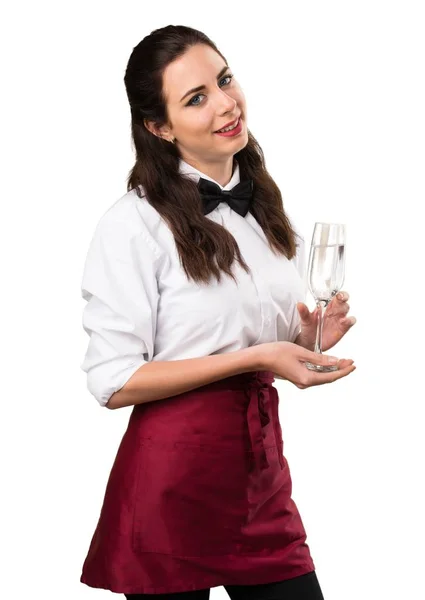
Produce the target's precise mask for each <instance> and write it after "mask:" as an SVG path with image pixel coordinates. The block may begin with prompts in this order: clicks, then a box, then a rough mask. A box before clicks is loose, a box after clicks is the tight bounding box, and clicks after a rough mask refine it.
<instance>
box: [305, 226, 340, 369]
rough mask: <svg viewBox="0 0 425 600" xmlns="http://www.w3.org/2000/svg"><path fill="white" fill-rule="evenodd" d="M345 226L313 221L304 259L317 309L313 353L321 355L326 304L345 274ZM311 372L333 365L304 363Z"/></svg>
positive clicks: (337, 288)
mask: <svg viewBox="0 0 425 600" xmlns="http://www.w3.org/2000/svg"><path fill="white" fill-rule="evenodd" d="M345 238H346V236H345V225H342V224H338V223H316V224H315V226H314V231H313V238H312V241H311V247H310V257H309V261H308V287H309V289H310V292H311V293H312V295H313V297H314V299H315V301H316V304H317V307H318V308H319V311H318V322H317V333H316V343H315V346H314V352H317V353H318V354H322V331H323V321H324V319H325V318H326V307H327V306H328V304H329V302H330V301H331V300H332V298H333V297H334V296H335V295H336V294H337V293H338V292H339V290H340V289H341V287H342V284H343V283H344V277H345V241H346V239H345ZM305 365H306V367H307V368H308V369H310V370H312V371H320V372H325V371H336V370H337V368H338V367H337V365H315V364H313V363H311V362H306V363H305Z"/></svg>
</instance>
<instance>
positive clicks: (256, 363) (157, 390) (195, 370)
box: [106, 344, 267, 409]
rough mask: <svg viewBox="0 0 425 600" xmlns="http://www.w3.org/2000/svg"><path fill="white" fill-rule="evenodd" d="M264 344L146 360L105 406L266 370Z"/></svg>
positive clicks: (118, 405) (150, 398)
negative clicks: (225, 351) (190, 355)
mask: <svg viewBox="0 0 425 600" xmlns="http://www.w3.org/2000/svg"><path fill="white" fill-rule="evenodd" d="M262 346H264V344H260V345H258V346H251V347H249V348H243V349H242V350H237V351H235V352H228V353H226V354H214V355H212V356H202V357H200V358H188V359H183V360H170V361H152V362H149V363H146V364H144V365H142V366H141V367H140V368H139V369H138V370H137V371H136V372H135V373H134V374H133V375H132V376H131V377H130V379H129V380H128V381H127V382H126V384H125V385H124V386H123V387H122V388H121V389H120V390H118V392H115V393H114V394H112V396H111V397H110V398H109V401H108V403H107V404H106V406H107V408H111V409H115V408H122V407H124V406H132V405H135V404H143V403H145V402H152V401H153V400H161V399H163V398H168V397H170V396H175V395H177V394H182V393H183V392H187V391H190V390H193V389H195V388H197V387H201V386H203V385H207V384H208V383H212V382H214V381H218V380H220V379H224V378H226V377H231V376H232V375H239V374H240V373H246V372H248V371H261V370H266V369H267V368H266V366H265V364H264V357H265V353H264V352H263V349H262Z"/></svg>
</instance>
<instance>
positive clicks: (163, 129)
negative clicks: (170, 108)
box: [143, 119, 174, 142]
mask: <svg viewBox="0 0 425 600" xmlns="http://www.w3.org/2000/svg"><path fill="white" fill-rule="evenodd" d="M143 124H144V126H145V127H146V129H147V130H148V131H150V132H151V133H153V135H156V136H157V137H159V138H162V139H163V140H165V141H166V142H171V141H172V140H173V139H174V138H173V135H172V134H171V130H170V128H169V127H168V125H158V123H156V122H155V121H148V120H147V119H144V120H143Z"/></svg>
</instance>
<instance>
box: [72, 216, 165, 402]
mask: <svg viewBox="0 0 425 600" xmlns="http://www.w3.org/2000/svg"><path fill="white" fill-rule="evenodd" d="M148 241H149V240H146V239H145V236H144V234H143V232H142V233H137V232H136V233H135V232H134V231H130V228H129V227H128V226H126V224H125V223H122V222H117V223H114V222H111V221H108V220H107V219H105V218H104V219H101V221H100V222H99V224H98V226H97V228H96V230H95V233H94V236H93V238H92V240H91V243H90V247H89V250H88V253H87V257H86V261H85V266H84V273H83V279H82V285H81V295H82V297H83V299H84V300H86V301H87V304H86V305H85V307H84V309H83V318H82V325H83V328H84V330H85V331H86V333H87V334H88V335H89V336H90V341H89V343H88V348H87V352H86V354H85V357H84V361H83V362H82V364H81V365H80V366H81V369H82V370H83V371H85V372H86V373H87V388H88V390H89V392H90V393H91V394H92V395H93V396H94V397H95V398H96V400H97V401H98V402H99V404H100V405H101V406H105V405H106V403H107V402H108V400H109V398H110V397H111V396H112V394H113V393H114V392H117V391H118V390H120V389H121V388H122V387H123V386H124V384H125V383H126V382H127V381H128V380H129V379H130V377H131V376H132V375H133V374H134V373H135V371H137V369H138V368H139V367H141V366H142V365H144V364H146V363H147V362H149V361H151V360H152V358H153V353H154V339H155V330H156V318H157V305H158V286H157V280H156V273H155V264H156V263H155V259H156V256H155V254H154V252H153V250H152V245H151V244H149V243H147V242H148Z"/></svg>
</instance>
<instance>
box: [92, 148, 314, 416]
mask: <svg viewBox="0 0 425 600" xmlns="http://www.w3.org/2000/svg"><path fill="white" fill-rule="evenodd" d="M180 170H181V172H182V173H188V174H190V177H193V179H194V180H195V181H196V182H197V181H198V180H199V177H200V176H202V177H203V178H205V179H209V180H210V181H214V180H213V179H211V177H208V176H207V175H205V174H204V173H201V172H200V171H198V170H197V169H195V168H194V167H192V166H191V165H189V164H188V163H186V162H185V161H183V160H180ZM239 181H240V176H239V166H238V165H236V167H235V170H234V173H233V176H232V178H231V180H230V181H229V183H228V184H227V185H226V186H224V187H223V186H221V185H220V184H218V182H216V181H215V183H217V185H220V188H221V189H223V190H230V189H232V188H233V187H234V186H235V185H236V184H237V183H239ZM206 217H207V218H209V219H212V220H214V221H215V222H217V223H219V224H221V225H222V226H223V227H226V228H227V229H228V230H229V231H230V233H231V234H232V235H233V237H234V238H235V239H236V241H237V243H238V245H239V248H240V251H241V254H242V256H243V257H244V259H245V261H246V263H247V264H248V266H249V267H250V269H251V273H252V274H251V275H250V274H248V273H245V271H244V270H243V269H242V268H241V267H240V266H239V263H238V262H236V261H235V262H234V263H233V265H232V269H233V272H234V274H235V276H236V278H237V280H238V286H236V284H235V283H234V281H233V280H232V279H231V278H230V277H229V276H228V275H226V274H224V273H222V281H221V283H217V281H216V279H215V278H213V279H212V280H211V281H212V282H211V283H210V284H208V285H207V284H199V283H195V282H193V281H192V280H190V281H189V280H188V279H187V277H186V275H185V273H184V271H183V269H182V267H181V266H180V262H179V256H178V252H177V250H176V246H175V243H174V237H173V235H172V233H171V230H170V228H169V227H168V225H167V224H166V222H165V221H164V220H163V219H162V217H161V216H160V215H159V213H158V212H157V211H156V209H154V208H153V207H152V206H151V205H150V204H149V203H148V202H147V200H146V199H145V198H144V197H143V198H139V197H138V196H137V194H136V192H135V191H134V190H132V191H130V192H128V193H126V194H125V195H124V196H122V197H121V198H120V199H119V200H117V201H116V202H115V203H114V204H113V205H112V206H111V207H110V208H109V209H108V210H107V211H106V213H105V214H104V215H103V216H102V217H101V218H100V220H99V222H98V224H97V226H96V229H95V232H94V235H93V238H92V240H91V243H90V246H89V250H88V253H87V257H86V261H85V266H84V274H83V278H82V285H81V295H82V297H83V298H84V300H86V301H87V304H86V305H85V307H84V309H83V319H82V323H83V328H84V330H85V331H86V332H87V333H88V335H89V336H90V341H89V343H88V348H87V352H86V355H85V357H84V361H83V363H82V364H81V369H82V370H83V371H85V372H86V373H87V387H88V390H89V391H90V393H91V394H93V396H94V397H95V398H96V400H97V401H98V402H99V404H100V405H101V406H105V404H106V403H107V401H108V400H109V398H110V397H111V396H112V394H113V393H114V392H116V391H118V390H119V389H121V388H122V387H123V386H124V384H125V383H126V382H127V381H128V380H129V379H130V377H131V376H132V375H133V374H134V373H135V371H137V369H139V367H141V366H142V365H144V364H146V363H147V362H150V361H153V360H156V361H165V360H180V359H185V358H197V357H201V356H208V355H210V354H222V353H226V352H232V351H235V350H240V349H242V348H246V347H248V346H253V345H256V344H262V343H265V342H273V341H290V342H293V341H294V340H295V338H296V337H297V335H298V333H299V331H300V327H299V325H300V319H299V314H298V311H297V308H296V303H297V302H299V301H301V302H304V301H305V294H306V286H305V277H304V239H303V238H302V237H301V236H299V233H298V232H297V233H298V236H299V237H298V238H297V244H298V248H297V255H296V257H294V258H293V259H292V260H288V259H287V258H286V257H285V256H283V255H281V256H276V255H275V254H273V252H272V251H271V249H270V247H269V246H268V242H267V238H266V237H265V235H264V233H263V230H262V229H261V227H260V225H259V224H258V222H257V221H256V220H255V218H254V217H253V215H252V214H251V213H248V214H247V215H246V216H245V217H242V216H240V215H239V214H238V213H236V212H235V211H233V210H232V209H231V208H230V206H229V205H228V204H227V203H226V202H221V203H220V204H219V205H218V206H217V208H216V209H214V210H213V211H212V212H210V213H209V214H208V215H206Z"/></svg>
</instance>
